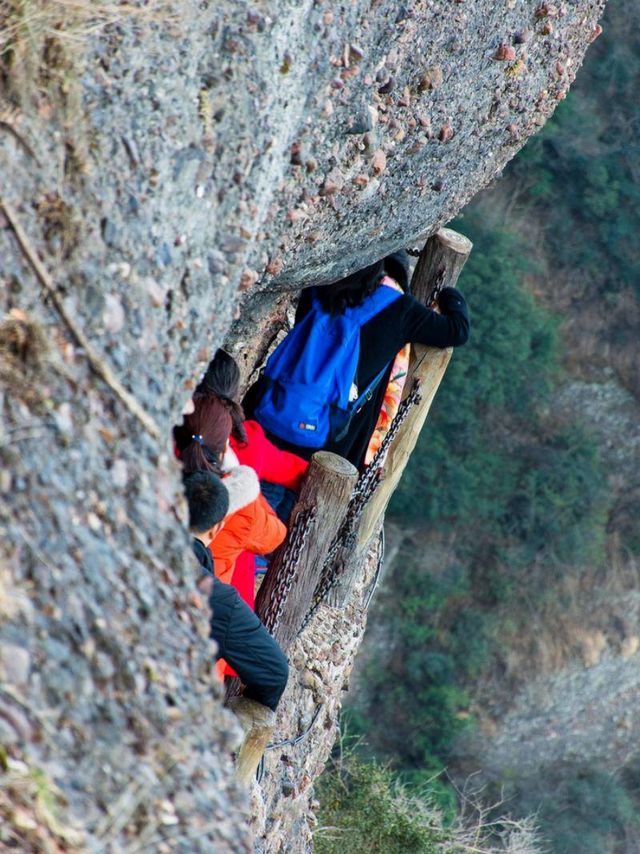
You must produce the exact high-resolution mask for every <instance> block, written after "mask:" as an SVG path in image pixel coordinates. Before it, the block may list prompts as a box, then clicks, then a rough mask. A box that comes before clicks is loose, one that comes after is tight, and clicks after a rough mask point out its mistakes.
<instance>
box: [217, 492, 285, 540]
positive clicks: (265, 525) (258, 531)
mask: <svg viewBox="0 0 640 854" xmlns="http://www.w3.org/2000/svg"><path fill="white" fill-rule="evenodd" d="M251 507H252V508H253V509H254V519H253V525H252V527H251V531H250V532H249V536H248V540H247V541H246V542H245V545H244V547H245V548H246V549H248V551H250V552H253V553H254V554H258V555H264V554H267V553H268V552H272V551H273V550H274V549H275V548H277V547H278V546H279V545H280V543H281V542H282V541H283V540H284V538H285V537H286V536H287V529H286V526H285V525H283V524H282V522H281V521H280V519H278V517H277V516H276V514H275V513H274V512H273V510H272V509H271V507H270V506H269V504H268V502H267V500H266V499H265V498H264V497H263V496H262V495H259V496H258V498H257V499H256V500H255V501H254V503H253V504H252V505H251ZM223 530H224V528H223Z"/></svg>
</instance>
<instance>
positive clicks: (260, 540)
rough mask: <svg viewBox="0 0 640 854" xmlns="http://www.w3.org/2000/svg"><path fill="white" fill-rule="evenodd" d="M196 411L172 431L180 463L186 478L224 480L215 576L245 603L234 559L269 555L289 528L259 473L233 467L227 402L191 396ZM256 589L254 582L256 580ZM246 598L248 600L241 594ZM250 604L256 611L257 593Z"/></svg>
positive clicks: (215, 546) (214, 542)
mask: <svg viewBox="0 0 640 854" xmlns="http://www.w3.org/2000/svg"><path fill="white" fill-rule="evenodd" d="M193 403H194V408H193V412H191V413H189V414H187V415H185V416H184V417H183V423H182V424H181V425H180V426H178V427H176V428H174V432H173V435H174V440H175V444H176V453H177V455H178V456H179V458H180V460H181V461H182V465H183V472H184V476H185V477H188V476H189V475H191V474H193V473H195V472H199V471H205V472H211V473H212V474H215V475H218V476H222V478H223V482H224V485H225V487H226V488H227V491H228V493H229V510H228V512H227V516H226V517H225V520H224V527H223V528H222V529H221V530H220V532H219V533H218V534H217V535H216V537H215V538H213V539H212V541H211V543H210V544H209V548H210V550H211V554H212V555H213V560H214V565H215V574H216V576H217V577H218V578H219V579H220V580H221V581H224V582H226V583H231V584H232V585H233V586H234V587H235V588H236V590H238V593H240V595H241V596H242V598H243V599H245V601H247V595H246V591H244V590H243V589H241V588H240V586H239V584H238V581H239V578H240V577H239V578H235V572H234V570H235V568H236V560H237V558H238V557H239V556H240V555H241V554H242V552H243V551H245V550H248V551H250V552H252V553H253V554H267V553H268V552H271V551H273V549H275V548H276V547H277V546H279V545H280V543H281V542H282V541H283V540H284V538H285V536H286V533H287V529H286V527H285V526H284V525H283V524H282V522H281V521H280V520H279V519H278V517H277V516H276V515H275V513H274V512H273V510H272V509H271V507H270V506H269V505H268V504H267V502H266V501H265V499H264V498H263V497H262V496H261V495H260V484H259V482H258V476H257V474H256V472H255V471H254V470H253V469H252V468H251V467H250V466H247V465H240V464H238V463H237V461H235V460H234V462H233V463H232V464H231V465H230V463H229V436H230V434H231V430H232V428H233V418H232V415H231V412H230V407H229V406H228V404H227V403H225V402H224V401H222V400H221V399H220V398H218V397H217V396H214V395H209V394H202V393H201V392H198V393H196V394H194V397H193ZM252 587H253V581H252ZM243 593H244V595H243ZM248 604H249V605H250V606H251V607H253V604H254V603H253V590H252V595H251V597H250V601H249V602H248Z"/></svg>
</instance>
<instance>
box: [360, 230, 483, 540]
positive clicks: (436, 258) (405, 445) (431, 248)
mask: <svg viewBox="0 0 640 854" xmlns="http://www.w3.org/2000/svg"><path fill="white" fill-rule="evenodd" d="M472 248H473V244H472V243H471V241H470V240H469V239H468V238H466V237H464V236H463V235H462V234H458V232H456V231H453V230H452V229H450V228H441V229H440V230H439V231H437V232H436V233H435V234H434V235H433V236H432V237H430V238H429V240H427V242H426V244H425V247H424V249H423V250H422V252H421V254H420V258H419V260H418V263H417V265H416V269H415V271H414V274H413V278H412V280H411V290H412V293H413V295H414V296H415V297H416V299H419V300H421V301H422V302H426V301H427V300H428V299H429V298H430V296H431V294H432V292H433V289H434V287H435V286H436V285H437V286H438V287H455V285H456V282H457V281H458V277H459V275H460V272H461V271H462V268H463V267H464V265H465V263H466V261H467V258H468V257H469V255H470V253H471V249H472ZM451 353H452V349H451V348H449V349H447V350H441V349H439V348H437V347H423V346H422V345H420V344H417V345H414V346H413V347H412V358H411V366H410V368H409V376H408V378H407V382H406V385H405V396H406V394H408V392H409V391H410V389H411V387H412V385H413V380H414V378H415V379H417V380H418V381H419V382H420V391H421V394H422V400H421V401H420V403H418V404H416V405H415V406H414V407H413V409H412V411H411V412H410V413H409V415H408V417H407V419H406V421H405V422H404V424H403V425H402V427H401V428H400V430H399V432H398V435H397V436H396V438H395V441H394V442H393V444H392V445H391V448H390V449H389V454H388V456H387V460H386V462H385V467H384V479H383V481H382V483H381V484H380V486H379V487H378V489H377V491H376V492H375V494H374V495H373V498H372V499H371V501H370V502H369V504H368V505H367V507H366V508H365V511H364V513H363V516H362V520H361V522H360V529H359V531H358V552H359V553H360V554H361V553H362V551H363V550H364V549H365V548H366V546H367V544H368V543H369V541H370V540H371V538H372V537H373V535H374V534H375V533H376V532H377V530H378V528H379V526H380V524H381V522H382V519H383V517H384V513H385V510H386V508H387V505H388V503H389V500H390V499H391V496H392V495H393V493H394V492H395V490H396V487H397V486H398V483H399V482H400V478H401V477H402V474H403V472H404V470H405V467H406V465H407V462H408V461H409V457H410V456H411V453H412V451H413V449H414V448H415V446H416V442H417V441H418V436H419V435H420V431H421V430H422V427H423V426H424V422H425V420H426V417H427V415H428V413H429V409H430V408H431V404H432V402H433V399H434V397H435V395H436V392H437V390H438V386H439V385H440V382H441V380H442V377H443V376H444V372H445V370H446V369H447V365H448V364H449V360H450V359H451Z"/></svg>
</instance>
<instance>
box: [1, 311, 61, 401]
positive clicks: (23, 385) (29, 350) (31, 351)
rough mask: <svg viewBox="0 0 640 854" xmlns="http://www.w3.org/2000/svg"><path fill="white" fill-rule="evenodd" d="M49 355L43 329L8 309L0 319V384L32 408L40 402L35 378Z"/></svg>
mask: <svg viewBox="0 0 640 854" xmlns="http://www.w3.org/2000/svg"><path fill="white" fill-rule="evenodd" d="M48 352H49V345H48V343H47V339H46V335H45V332H44V330H43V329H42V327H41V326H40V325H39V324H38V323H37V322H36V321H35V320H33V319H32V318H30V317H29V316H28V315H27V314H25V313H24V312H23V311H21V310H19V309H15V308H14V309H11V311H10V312H9V314H8V315H7V316H6V317H4V318H3V319H2V320H0V385H2V386H4V388H5V389H7V390H8V391H9V393H10V394H11V395H12V396H13V397H17V398H20V399H22V400H24V401H25V402H26V403H27V404H29V405H30V406H31V407H33V408H35V409H37V408H38V405H39V404H40V403H41V399H42V396H41V392H40V383H39V382H38V381H37V378H38V377H39V376H40V373H41V370H42V368H43V366H44V365H45V363H46V361H47V356H48Z"/></svg>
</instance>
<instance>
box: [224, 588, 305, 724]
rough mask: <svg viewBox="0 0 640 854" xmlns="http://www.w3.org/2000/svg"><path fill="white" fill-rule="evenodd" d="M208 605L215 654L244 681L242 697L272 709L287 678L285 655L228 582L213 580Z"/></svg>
mask: <svg viewBox="0 0 640 854" xmlns="http://www.w3.org/2000/svg"><path fill="white" fill-rule="evenodd" d="M209 606H210V607H211V610H212V612H213V617H212V619H211V637H212V638H213V639H214V640H215V641H216V643H217V644H218V657H219V658H224V660H225V661H226V662H228V664H230V665H231V667H233V669H234V670H235V671H236V673H237V674H238V676H239V677H240V678H241V679H242V681H243V682H244V683H245V685H246V688H245V690H244V696H245V697H249V698H250V699H252V700H256V701H257V702H258V703H262V705H263V706H268V707H269V708H270V709H273V711H275V710H276V707H277V705H278V702H279V700H280V697H281V696H282V694H283V692H284V689H285V688H286V687H287V679H288V677H289V665H288V663H287V659H286V656H285V654H284V653H283V652H282V650H281V649H280V647H279V646H278V644H277V642H276V641H275V640H274V639H273V638H272V637H271V635H270V634H269V632H268V631H267V630H266V629H265V627H264V626H263V625H262V623H261V622H260V620H259V619H258V617H257V616H256V615H255V614H254V613H253V611H252V610H251V608H250V607H249V606H248V605H247V603H246V602H244V601H243V600H242V599H241V598H240V596H239V594H238V591H237V590H236V589H235V588H234V587H231V585H230V584H224V583H223V582H222V581H219V580H218V579H217V578H215V579H214V584H213V593H212V594H211V597H210V599H209Z"/></svg>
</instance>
